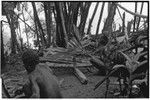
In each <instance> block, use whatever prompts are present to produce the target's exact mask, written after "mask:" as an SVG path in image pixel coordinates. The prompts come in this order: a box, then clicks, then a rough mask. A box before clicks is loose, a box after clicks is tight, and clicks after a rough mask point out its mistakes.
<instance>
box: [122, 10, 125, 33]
mask: <svg viewBox="0 0 150 100" xmlns="http://www.w3.org/2000/svg"><path fill="white" fill-rule="evenodd" d="M124 32H125V12H124V13H123V22H122V33H123V34H124Z"/></svg>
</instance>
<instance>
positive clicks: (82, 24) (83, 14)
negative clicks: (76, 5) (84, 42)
mask: <svg viewBox="0 0 150 100" xmlns="http://www.w3.org/2000/svg"><path fill="white" fill-rule="evenodd" d="M90 6H91V3H90V2H86V3H85V5H84V6H83V4H82V6H81V21H80V25H79V30H80V32H81V33H82V34H81V36H83V35H84V29H85V24H86V20H87V17H88V12H89V9H90Z"/></svg>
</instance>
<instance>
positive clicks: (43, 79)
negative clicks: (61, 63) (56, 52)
mask: <svg viewBox="0 0 150 100" xmlns="http://www.w3.org/2000/svg"><path fill="white" fill-rule="evenodd" d="M22 61H23V63H24V67H25V69H26V70H27V72H28V78H29V82H30V86H31V89H30V90H31V91H30V92H31V96H30V97H31V98H61V97H62V95H61V93H60V88H59V85H58V81H57V78H56V76H54V75H53V74H52V71H51V69H50V68H49V67H48V66H47V65H46V64H39V57H38V55H37V54H36V53H34V52H33V51H32V50H27V51H25V52H24V53H23V55H22Z"/></svg>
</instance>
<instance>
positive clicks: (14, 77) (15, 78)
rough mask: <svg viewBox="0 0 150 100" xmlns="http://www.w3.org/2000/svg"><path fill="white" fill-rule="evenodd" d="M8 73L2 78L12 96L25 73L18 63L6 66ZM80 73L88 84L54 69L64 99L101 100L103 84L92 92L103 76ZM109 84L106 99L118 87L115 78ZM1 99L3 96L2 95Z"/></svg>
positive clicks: (86, 72)
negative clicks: (98, 99) (84, 99)
mask: <svg viewBox="0 0 150 100" xmlns="http://www.w3.org/2000/svg"><path fill="white" fill-rule="evenodd" d="M8 68H9V71H8V72H4V73H3V74H2V77H3V79H4V81H5V85H6V87H7V89H8V91H9V94H11V95H13V92H14V91H15V90H16V89H17V88H19V87H21V84H24V83H25V78H26V75H27V73H26V71H25V69H24V68H23V64H22V63H18V64H16V65H15V66H10V65H7V69H8ZM81 70H82V72H83V73H84V74H85V75H86V77H87V78H88V83H87V84H86V85H83V84H81V82H80V81H79V80H78V78H77V77H76V76H75V75H74V74H72V73H70V72H69V70H67V71H66V70H65V69H54V70H53V71H54V72H55V75H56V76H57V77H58V80H63V81H62V83H61V85H60V87H61V92H62V95H63V97H64V98H103V97H104V94H105V90H106V88H105V87H106V86H105V85H106V84H105V82H104V83H103V84H102V85H101V86H100V87H99V88H97V89H96V90H95V91H94V90H93V88H94V86H95V85H96V84H97V83H98V82H99V81H100V80H102V79H103V78H104V76H99V75H93V73H89V72H88V71H87V70H85V69H81ZM110 79H111V84H110V87H109V93H108V97H110V98H113V97H114V96H113V93H114V92H116V91H118V87H119V86H118V85H117V84H114V83H115V82H116V78H115V77H111V78H110ZM3 97H5V95H4V94H3Z"/></svg>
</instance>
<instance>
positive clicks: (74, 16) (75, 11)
mask: <svg viewBox="0 0 150 100" xmlns="http://www.w3.org/2000/svg"><path fill="white" fill-rule="evenodd" d="M80 5H81V3H80V2H79V3H77V6H76V8H75V9H74V15H73V23H74V25H76V26H77V19H78V12H79V8H80Z"/></svg>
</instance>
